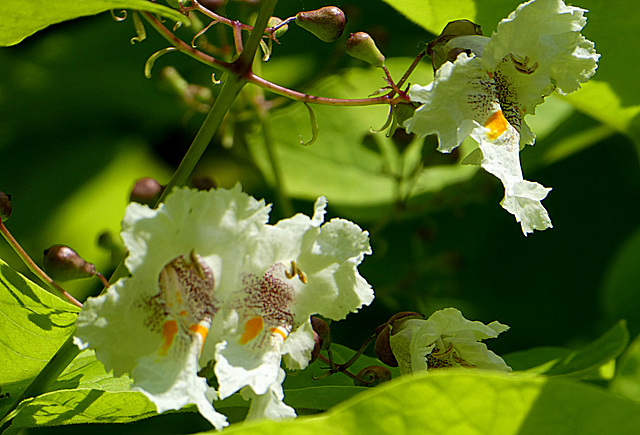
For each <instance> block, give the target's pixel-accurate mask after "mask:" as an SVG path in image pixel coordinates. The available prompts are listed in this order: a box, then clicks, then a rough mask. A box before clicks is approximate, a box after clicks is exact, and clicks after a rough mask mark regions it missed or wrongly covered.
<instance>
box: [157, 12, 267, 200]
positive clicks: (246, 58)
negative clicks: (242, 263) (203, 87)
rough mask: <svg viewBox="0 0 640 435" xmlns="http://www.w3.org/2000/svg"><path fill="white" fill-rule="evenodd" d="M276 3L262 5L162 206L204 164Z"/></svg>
mask: <svg viewBox="0 0 640 435" xmlns="http://www.w3.org/2000/svg"><path fill="white" fill-rule="evenodd" d="M276 3H278V0H265V2H264V4H263V5H262V8H261V9H260V14H259V15H258V19H257V20H256V25H255V27H254V30H253V32H251V35H249V39H248V40H247V43H246V44H245V46H244V50H243V51H242V53H241V54H240V57H239V58H238V59H237V60H236V61H235V62H234V63H233V67H232V71H233V72H227V73H225V76H224V77H223V82H224V84H223V85H222V90H221V91H220V94H219V95H218V97H217V98H216V101H215V103H214V104H213V107H211V110H210V111H209V114H208V115H207V117H206V119H205V120H204V123H203V124H202V126H201V127H200V130H199V131H198V134H196V137H195V139H194V140H193V143H192V144H191V147H190V148H189V150H188V151H187V153H186V154H185V156H184V158H183V159H182V162H181V163H180V166H178V169H177V170H176V172H175V173H174V174H173V177H172V178H171V180H170V181H169V184H168V185H167V187H166V188H165V189H164V192H162V196H161V197H160V199H159V200H158V204H159V203H161V202H163V201H164V200H165V199H166V198H167V195H169V193H171V190H172V189H173V188H174V187H175V186H184V185H185V184H186V182H187V179H188V178H189V176H190V175H191V174H192V172H193V170H194V169H195V167H196V165H197V164H198V162H199V161H200V158H201V157H202V155H203V154H204V152H205V150H206V149H207V147H208V146H209V143H210V142H211V139H212V138H213V135H214V134H215V133H216V132H217V131H218V128H219V127H220V124H221V123H222V120H223V119H224V117H225V115H226V114H227V112H228V111H229V108H230V107H231V105H232V104H233V102H234V101H235V99H236V97H237V96H238V94H239V93H240V91H241V90H242V87H243V86H244V85H245V83H246V81H245V79H244V75H245V74H247V73H249V72H251V64H252V63H253V58H254V57H255V55H256V50H257V49H258V46H259V44H260V40H261V38H262V34H263V32H264V29H265V28H266V27H267V23H268V22H269V17H271V14H272V13H273V9H274V8H275V6H276Z"/></svg>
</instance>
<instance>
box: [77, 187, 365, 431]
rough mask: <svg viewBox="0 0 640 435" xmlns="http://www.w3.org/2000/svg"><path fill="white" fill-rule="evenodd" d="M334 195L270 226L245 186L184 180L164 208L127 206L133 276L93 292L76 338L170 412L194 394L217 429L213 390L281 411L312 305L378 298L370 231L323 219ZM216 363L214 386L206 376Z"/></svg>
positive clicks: (336, 314)
mask: <svg viewBox="0 0 640 435" xmlns="http://www.w3.org/2000/svg"><path fill="white" fill-rule="evenodd" d="M325 206H326V200H325V199H324V198H320V199H318V201H317V202H316V205H315V211H314V214H313V217H311V218H309V217H308V216H305V215H303V214H298V215H295V216H293V217H291V218H289V219H285V220H282V221H280V222H278V223H277V224H275V225H269V224H268V223H267V221H268V215H269V206H266V205H265V204H264V202H263V201H257V200H255V199H254V198H252V197H250V196H249V195H246V194H244V193H242V191H241V189H240V187H239V186H237V187H236V188H234V189H232V190H225V189H217V190H211V191H208V192H203V191H201V192H198V191H194V190H189V189H176V190H174V192H172V194H171V195H169V196H168V197H167V200H166V202H165V204H163V205H161V206H159V207H158V209H155V210H154V209H150V208H148V207H147V206H143V205H140V204H131V205H129V207H128V208H127V211H126V214H125V218H124V220H123V232H122V237H123V240H124V242H125V244H126V245H127V247H128V248H129V251H130V252H129V256H128V257H127V259H126V265H127V267H128V269H129V271H130V272H131V276H130V277H127V278H123V279H121V280H119V281H118V282H117V283H116V284H114V285H113V286H111V287H110V288H109V289H108V291H107V292H106V293H105V294H104V295H101V296H99V297H97V298H91V299H89V300H88V301H87V302H86V303H85V305H84V307H83V310H82V312H81V313H80V315H79V317H78V321H77V326H78V331H77V334H76V343H77V344H78V345H79V346H80V347H81V348H86V347H90V348H94V349H95V350H96V355H97V357H98V359H99V360H101V361H102V362H103V363H104V364H105V367H106V368H107V369H108V370H113V371H114V374H115V375H116V376H117V375H120V374H123V373H125V372H126V373H129V374H130V376H131V377H132V379H133V389H134V390H137V391H141V392H142V393H144V394H145V395H146V396H147V397H148V398H149V399H150V400H152V401H153V402H154V403H155V404H156V407H157V409H158V412H163V411H165V410H169V409H179V408H181V407H183V406H185V405H187V404H195V405H196V406H197V408H198V410H199V412H200V413H201V414H202V415H203V416H204V417H205V418H207V419H208V420H209V421H210V422H211V423H212V424H213V425H214V426H215V427H216V428H218V429H221V428H222V427H224V426H226V425H227V421H226V417H225V416H224V415H223V414H220V413H218V412H217V411H216V410H215V409H214V407H213V405H212V400H215V399H224V398H226V397H228V396H230V395H232V394H234V393H236V392H240V393H241V394H242V396H243V397H244V398H246V399H248V400H251V401H252V402H251V408H250V410H249V417H250V418H259V417H268V418H284V417H293V416H295V415H296V414H295V411H294V410H293V409H292V408H290V407H289V406H287V405H286V404H284V403H283V397H284V393H283V389H282V382H283V380H284V377H285V372H284V370H283V369H282V368H281V364H282V361H283V360H284V363H285V365H286V366H287V367H288V368H290V369H302V368H304V367H305V366H306V365H307V364H308V362H309V359H310V355H311V350H312V349H313V346H314V338H313V329H312V328H311V324H310V320H309V318H310V316H311V315H312V314H320V315H322V316H324V317H328V318H331V319H335V320H340V319H342V318H344V317H345V316H346V315H347V314H348V313H349V312H354V311H356V310H357V309H358V308H360V307H361V306H363V305H367V304H369V303H371V301H372V300H373V291H372V289H371V287H370V286H369V284H368V283H367V282H366V281H365V280H364V278H362V277H361V276H360V274H359V273H358V270H357V267H358V265H359V264H360V262H361V261H362V259H363V258H364V255H365V254H369V253H370V252H371V250H370V247H369V240H368V234H367V233H366V232H363V231H362V230H361V229H360V228H359V227H358V226H357V225H355V224H353V223H351V222H349V221H346V220H342V219H333V220H331V221H329V222H326V223H324V213H325V212H324V209H325ZM210 362H211V364H212V365H213V372H214V374H215V382H212V384H214V385H216V388H215V389H214V388H213V387H211V386H210V385H209V383H208V382H207V379H205V378H203V377H200V376H198V373H199V372H200V370H201V368H202V367H204V366H206V365H208V364H209V363H210Z"/></svg>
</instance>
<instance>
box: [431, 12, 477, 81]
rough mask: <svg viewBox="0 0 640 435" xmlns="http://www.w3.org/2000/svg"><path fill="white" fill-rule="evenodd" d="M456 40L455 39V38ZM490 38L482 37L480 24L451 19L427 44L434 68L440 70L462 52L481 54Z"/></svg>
mask: <svg viewBox="0 0 640 435" xmlns="http://www.w3.org/2000/svg"><path fill="white" fill-rule="evenodd" d="M454 39H455V40H456V41H453V40H454ZM486 41H488V38H483V37H482V30H481V29H480V26H479V25H477V24H475V23H473V22H471V21H469V20H456V21H451V22H449V24H447V25H446V26H445V28H444V30H442V33H441V34H440V35H439V36H438V37H437V38H436V39H434V40H433V41H431V42H430V43H429V44H428V45H427V54H428V55H429V56H431V63H432V64H433V70H434V71H436V70H438V69H439V68H440V67H441V66H442V65H443V64H444V63H445V62H454V61H455V60H456V59H457V58H458V55H460V54H461V53H467V55H469V56H470V55H471V54H472V53H474V54H476V55H479V54H480V52H481V51H482V50H483V48H484V44H485V43H486Z"/></svg>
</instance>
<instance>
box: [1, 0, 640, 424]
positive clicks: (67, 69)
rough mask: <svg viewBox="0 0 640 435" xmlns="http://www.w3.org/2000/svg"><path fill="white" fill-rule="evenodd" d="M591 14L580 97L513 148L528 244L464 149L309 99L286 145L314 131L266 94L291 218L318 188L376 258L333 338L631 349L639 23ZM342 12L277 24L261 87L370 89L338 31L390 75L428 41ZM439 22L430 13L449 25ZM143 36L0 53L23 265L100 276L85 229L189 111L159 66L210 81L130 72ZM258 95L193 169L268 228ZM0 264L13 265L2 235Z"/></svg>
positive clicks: (98, 221) (175, 58)
mask: <svg viewBox="0 0 640 435" xmlns="http://www.w3.org/2000/svg"><path fill="white" fill-rule="evenodd" d="M408 3H410V2H408ZM517 4H518V2H512V1H501V2H495V4H492V6H491V7H487V8H486V9H482V10H479V11H478V12H477V13H476V16H473V17H471V16H458V17H455V18H471V19H475V20H477V22H478V23H479V24H481V25H482V27H483V29H484V31H485V34H487V35H488V34H490V33H491V31H492V30H494V29H495V26H496V25H497V23H498V21H499V19H500V17H504V16H506V15H507V14H508V13H509V12H510V11H511V10H513V8H514V7H515V6H516V5H517ZM325 5H326V2H324V1H319V0H304V1H301V0H299V1H289V2H284V1H283V2H280V4H279V5H278V7H277V9H276V12H277V13H278V15H279V16H280V17H282V18H285V17H287V16H290V15H294V14H295V13H296V12H298V11H300V10H309V9H314V8H318V7H321V6H325ZM604 5H606V3H605V2H603V1H596V0H593V1H585V2H583V4H582V3H581V4H580V6H583V7H585V8H588V9H591V11H592V12H590V13H589V14H588V20H589V21H588V25H587V27H586V28H585V30H584V32H583V33H584V35H585V36H586V37H587V38H589V39H592V40H594V41H595V42H596V49H597V50H598V52H599V53H601V54H602V60H601V62H600V67H599V69H598V72H597V74H596V76H595V77H594V83H593V85H592V86H585V89H584V90H583V91H580V92H579V93H578V94H576V96H575V97H572V99H571V100H567V99H562V98H560V97H555V96H554V97H550V98H548V101H547V103H545V104H544V105H543V106H541V107H540V108H539V112H538V114H537V115H536V116H535V117H530V118H529V123H530V124H531V125H532V128H533V131H534V132H535V133H536V134H537V135H538V141H537V143H536V145H535V146H534V147H528V148H527V149H525V150H523V152H522V153H521V159H522V162H523V169H524V173H525V178H527V179H529V180H534V181H538V182H540V183H541V184H543V185H544V186H548V187H553V191H552V192H551V193H550V194H549V196H548V197H547V199H545V200H544V203H543V204H544V206H545V207H546V208H547V210H548V211H549V213H550V216H551V219H552V222H553V225H554V228H553V229H550V230H547V231H544V232H537V233H534V234H532V235H530V236H529V237H526V238H525V237H524V236H523V235H522V233H521V230H520V226H519V224H517V223H516V222H515V220H514V218H513V216H511V215H510V214H508V213H507V212H506V211H504V210H502V209H501V207H500V206H499V202H500V200H501V199H502V195H503V190H502V185H501V184H500V182H499V180H497V179H495V178H494V177H492V176H490V175H489V174H486V173H484V172H483V171H477V170H476V169H475V168H473V167H468V166H461V165H460V160H462V158H464V157H465V155H466V152H468V151H469V150H470V149H471V148H472V144H470V143H465V144H464V145H463V146H462V147H461V151H459V152H454V153H452V154H451V155H442V154H439V153H437V152H436V151H435V148H436V146H437V141H436V140H435V139H434V138H426V139H425V140H424V141H422V140H416V139H415V138H413V137H409V136H407V135H406V134H403V133H402V132H401V131H400V132H398V133H397V134H396V135H394V137H393V138H391V139H388V138H386V137H385V136H384V133H372V132H371V129H376V128H379V127H381V126H382V125H383V124H384V122H385V119H386V114H387V109H386V108H384V107H369V108H357V107H355V108H349V107H347V108H327V107H317V108H315V113H316V116H317V118H318V124H319V127H320V136H319V138H318V140H317V142H316V143H315V144H313V145H312V146H310V147H306V148H303V147H302V146H301V145H300V136H301V135H302V137H303V138H304V140H308V139H309V138H310V135H311V127H310V123H309V119H308V114H307V110H306V108H305V107H304V106H302V105H300V104H292V103H288V102H286V101H280V100H275V101H276V106H277V107H276V108H274V109H273V110H272V111H271V112H270V113H269V116H268V120H267V124H268V130H269V132H270V137H271V139H272V142H273V143H272V145H271V151H272V152H273V153H274V155H275V158H276V162H277V165H278V167H279V168H280V170H281V171H282V174H281V175H282V177H283V182H282V186H281V188H282V190H283V191H284V192H285V194H286V195H287V196H289V197H290V198H291V199H292V201H293V202H292V204H293V206H294V208H295V210H296V211H301V212H304V213H307V214H310V213H311V212H312V204H313V199H314V198H315V197H317V196H319V195H326V196H327V197H328V200H329V216H330V217H333V216H340V217H344V218H347V219H351V220H354V221H355V222H357V223H358V224H359V225H360V226H361V227H362V228H363V229H367V230H369V231H370V233H371V244H372V248H373V255H372V256H370V257H368V258H366V259H365V261H364V262H363V264H362V265H361V267H360V271H361V273H362V275H363V276H364V277H365V278H366V279H367V280H368V281H369V282H370V283H371V285H372V286H373V287H374V289H375V291H376V300H375V301H374V302H373V304H372V305H371V306H370V307H367V308H364V309H363V310H362V311H361V313H360V314H358V315H352V316H350V318H349V319H347V320H346V321H344V322H341V323H339V324H335V325H334V327H333V328H332V333H333V337H334V341H336V342H339V343H341V344H345V345H347V346H350V347H352V348H357V347H359V345H360V343H361V342H362V341H364V340H365V339H366V337H368V336H369V335H370V334H371V333H372V331H373V329H374V328H375V327H376V326H377V325H379V324H381V323H383V322H384V321H386V320H387V319H388V317H389V316H391V315H392V314H394V313H395V312H397V311H402V310H412V311H419V312H422V313H425V314H427V315H429V314H431V313H432V312H433V311H434V310H436V309H439V308H444V307H448V306H454V307H457V308H459V309H461V310H462V312H463V313H464V315H465V317H467V318H469V319H473V320H481V321H483V322H485V323H488V322H490V321H492V320H499V321H500V322H502V323H505V324H508V325H510V326H511V330H510V331H509V332H508V333H505V334H503V335H501V336H500V339H499V340H494V341H490V342H489V343H488V345H489V347H490V348H491V349H493V350H494V351H496V352H497V353H498V354H506V353H509V352H513V351H518V350H523V349H528V348H531V347H534V346H567V347H573V346H578V345H580V344H584V343H586V342H589V341H592V340H593V339H594V338H596V337H597V336H598V335H600V334H602V333H603V332H604V331H605V330H607V329H608V328H610V327H611V326H612V325H613V324H614V323H615V322H616V321H617V320H619V319H621V318H625V319H626V320H627V321H628V327H629V330H630V334H631V338H632V339H633V338H635V337H636V336H637V335H638V333H639V332H640V267H638V263H639V261H640V226H639V224H640V218H639V216H638V212H639V211H640V207H639V204H640V167H639V165H638V145H637V139H636V138H637V135H636V134H637V132H638V128H637V122H638V121H637V119H638V118H637V116H636V114H637V112H638V111H637V110H636V109H637V107H638V104H640V99H638V96H639V91H638V89H637V88H638V84H637V80H635V78H633V77H631V76H630V71H637V68H636V67H640V65H636V64H638V63H640V62H639V61H637V60H636V58H634V57H633V56H627V55H628V53H629V52H630V51H629V50H630V48H629V46H628V45H622V44H620V41H621V40H623V39H624V38H625V37H626V36H629V35H630V34H631V33H630V32H631V31H632V26H631V25H629V24H628V23H630V22H637V20H636V19H635V18H638V17H637V16H636V17H635V18H634V14H635V15H640V12H632V13H629V14H626V15H624V14H620V13H619V12H617V11H609V10H607V9H606V8H605V7H604ZM339 6H341V7H342V8H343V9H344V11H345V12H346V14H347V17H348V19H349V22H348V24H347V29H346V32H345V33H346V35H344V36H343V37H342V38H341V40H340V41H338V42H337V43H334V44H325V43H322V42H320V41H319V40H317V39H315V38H314V37H313V36H312V35H311V34H308V33H306V32H304V31H303V30H302V29H300V28H298V27H297V26H296V25H295V24H292V25H291V28H290V29H289V31H288V33H287V34H285V35H284V36H282V37H281V38H280V42H281V44H280V45H275V47H274V52H273V55H272V59H271V60H269V62H267V63H265V64H263V65H262V66H261V68H262V71H263V73H264V76H265V77H267V78H269V79H272V80H273V81H275V82H277V83H280V84H283V85H286V86H291V87H293V88H295V89H299V90H306V91H310V92H312V93H315V94H318V95H324V96H335V97H342V98H362V97H366V96H367V95H369V94H371V93H372V92H374V91H375V90H376V89H378V88H381V87H383V86H385V83H384V81H383V75H382V73H381V71H378V70H375V69H373V68H371V67H369V66H367V65H365V64H363V63H361V62H358V61H356V60H354V59H351V58H349V57H347V56H346V55H345V54H344V49H343V47H344V41H345V40H346V37H347V36H348V33H349V32H356V31H367V32H369V33H370V34H371V35H373V36H374V39H375V40H376V42H377V44H378V46H379V47H380V49H381V50H382V51H383V53H385V55H386V56H387V58H388V64H389V68H390V69H391V71H392V74H393V76H394V77H395V78H396V79H397V78H399V77H400V76H401V75H402V73H403V72H404V69H406V67H408V65H409V64H410V63H411V61H412V57H414V56H415V55H416V54H417V53H418V52H419V50H420V48H421V44H423V43H426V42H429V41H430V40H431V39H433V37H434V35H433V34H430V33H428V32H426V31H425V30H424V29H422V28H421V27H419V26H418V25H416V24H414V23H412V22H410V21H408V20H407V19H406V18H404V17H403V16H402V15H401V14H400V13H398V12H396V10H394V9H392V8H391V7H390V6H388V5H387V4H386V3H384V2H382V1H375V2H372V1H370V0H349V1H346V2H344V4H341V5H339ZM229 9H230V13H234V14H238V16H246V17H250V16H251V14H252V13H253V12H254V10H255V9H254V8H252V7H251V6H248V5H244V4H239V3H233V4H230V5H229ZM611 9H613V8H611ZM632 9H633V8H632ZM636 9H637V8H636ZM633 10H634V11H635V9H633ZM447 13H449V14H451V13H455V12H447ZM447 13H443V14H442V16H441V17H439V19H440V21H443V22H444V23H446V21H448V18H447V17H448V15H447ZM470 13H472V12H470ZM433 25H434V26H440V25H441V23H440V22H435V23H434V24H433ZM612 26H616V29H617V31H616V32H613V30H611V29H612ZM147 30H148V32H147V33H148V38H147V40H145V41H144V42H142V43H137V44H135V45H132V44H131V43H130V39H131V38H132V37H133V36H135V32H134V29H133V26H132V24H131V19H130V18H129V19H127V20H126V21H124V22H121V23H119V22H116V21H114V20H113V19H112V18H111V17H110V16H109V14H101V15H99V16H96V17H91V18H85V19H79V20H75V21H72V22H68V23H64V24H61V25H55V26H52V27H50V28H48V29H46V30H44V31H42V32H40V33H38V34H36V35H35V36H33V37H30V38H28V39H26V40H25V41H24V42H22V43H21V44H19V45H17V46H14V47H9V48H2V49H0V79H1V80H0V162H1V163H0V190H2V191H4V192H6V193H10V194H12V195H13V215H12V218H11V219H10V220H9V221H8V223H7V227H8V228H9V229H10V230H11V232H12V233H13V234H14V236H15V237H16V238H17V239H18V240H19V241H20V243H21V244H22V245H23V247H24V248H25V249H26V250H27V252H29V253H30V254H31V255H32V256H33V258H34V259H35V260H36V261H37V262H38V263H41V260H42V251H43V250H44V249H46V248H47V247H49V246H50V245H52V244H57V243H62V244H67V245H69V246H72V247H73V248H74V249H76V250H77V251H78V252H79V253H80V254H81V255H82V256H84V257H85V258H86V259H87V260H89V261H91V262H93V263H95V264H96V265H97V267H98V269H99V270H101V271H102V272H103V273H104V274H105V275H107V276H109V275H110V273H111V271H112V270H113V268H114V267H115V264H114V263H113V261H112V259H111V255H110V253H109V251H107V250H105V249H103V248H100V247H98V245H97V238H98V236H99V235H100V234H101V233H103V232H104V231H110V232H111V233H112V234H116V233H117V231H118V229H119V222H120V219H121V218H122V216H123V213H124V209H125V207H126V205H127V203H128V198H129V193H130V190H131V188H132V186H133V185H134V183H135V181H136V180H137V179H139V178H141V177H147V176H150V177H154V178H156V179H158V181H160V182H161V183H167V182H168V180H169V178H170V176H171V174H172V172H173V170H174V169H175V167H176V166H177V164H178V163H179V162H180V159H181V157H182V156H183V155H184V153H185V151H186V150H187V148H188V146H189V144H190V142H191V140H192V139H193V137H194V135H195V133H196V131H197V129H198V127H199V124H200V123H201V122H202V120H203V119H204V114H203V113H201V112H198V111H195V110H194V109H193V107H190V106H188V105H187V104H186V103H185V102H184V101H183V100H181V99H180V98H179V96H177V95H176V94H175V93H172V92H171V91H170V89H169V86H167V84H166V83H165V82H163V80H162V74H161V71H162V68H163V67H166V66H169V65H170V66H173V67H175V68H176V69H177V70H178V71H179V72H180V74H181V75H182V76H183V77H184V78H186V79H187V80H188V81H189V82H192V83H195V84H199V85H203V86H209V85H210V84H211V73H212V72H214V71H212V70H210V69H208V68H207V67H205V66H203V65H201V64H198V63H196V62H195V61H193V60H192V59H190V58H187V57H186V56H184V55H181V54H177V53H171V54H169V55H167V56H165V57H162V58H160V59H159V60H158V61H157V62H156V65H155V67H154V70H153V76H152V78H151V79H146V78H145V77H144V74H143V68H144V64H145V61H146V60H147V58H148V57H149V56H150V55H151V54H152V53H154V52H155V51H157V50H159V49H161V48H164V47H165V46H166V43H165V42H164V41H163V40H162V38H160V37H159V36H158V35H156V34H155V33H154V32H153V30H152V29H151V28H149V27H148V29H147ZM213 30H214V31H218V29H217V28H216V27H214V29H213ZM179 32H184V33H183V34H184V35H188V30H185V29H181V30H180V31H179ZM434 32H436V30H434ZM227 36H228V35H227ZM189 39H190V37H187V40H189ZM211 39H215V38H213V37H212V38H211ZM631 40H632V39H629V40H627V41H631ZM634 41H635V40H634ZM630 43H631V42H629V44H630ZM625 44H626V43H625ZM636 44H637V43H636ZM634 66H635V67H634ZM431 77H432V73H431V66H430V65H429V64H428V62H427V61H423V65H421V67H420V69H419V70H418V71H416V73H415V74H414V76H412V78H411V80H410V81H411V82H412V83H420V84H426V83H428V82H429V81H430V80H431ZM598 80H600V81H598ZM590 85H591V84H590ZM605 88H606V92H605V91H602V89H605ZM213 92H214V95H215V93H216V92H217V90H216V89H215V87H214V88H213ZM256 95H258V96H259V91H257V90H256V89H255V88H252V87H250V86H249V87H247V88H246V92H245V93H243V94H242V95H241V96H240V98H239V99H238V101H237V103H236V105H235V106H234V108H233V110H232V112H231V113H230V115H229V116H228V117H227V120H226V121H225V123H224V125H223V129H222V131H220V132H219V134H218V135H217V136H216V137H215V139H214V141H213V142H212V144H211V146H210V147H209V150H208V151H207V153H206V155H205V158H204V159H203V161H202V162H201V163H200V165H199V166H198V168H197V169H196V173H195V175H206V176H210V177H212V178H213V179H215V180H216V181H217V182H218V184H219V185H220V186H222V187H232V186H233V185H235V184H236V183H237V182H241V183H242V185H243V187H244V189H245V190H246V191H247V192H248V193H250V194H252V195H254V196H255V197H257V198H265V199H266V201H267V202H271V203H274V211H273V213H272V222H276V221H277V220H278V219H280V218H282V217H285V215H286V213H285V210H287V203H286V202H284V203H283V202H282V201H281V200H279V197H278V193H277V190H276V188H275V184H276V183H275V176H274V171H273V166H272V164H271V163H270V159H269V152H268V148H267V145H265V143H266V142H265V135H264V131H263V130H262V129H261V128H260V122H259V120H258V119H257V115H256V113H257V112H256V109H255V107H254V104H253V103H252V101H253V100H254V99H255V98H256ZM616 95H617V96H619V99H618V100H617V102H616V103H615V104H617V106H615V107H614V106H612V105H611V104H613V103H612V102H611V101H612V100H611V98H612V96H616ZM266 97H267V98H272V96H271V95H270V94H268V93H267V94H266ZM569 101H570V102H571V103H573V104H575V105H576V106H577V107H579V108H580V111H578V110H575V109H574V106H572V105H571V104H570V103H569ZM0 257H1V258H3V259H4V260H5V261H7V262H8V263H9V264H10V265H12V266H13V267H15V268H16V269H18V270H20V271H22V272H24V273H26V269H25V268H24V267H23V266H22V265H21V263H20V262H19V260H18V259H17V257H16V256H15V255H14V254H13V252H12V251H11V249H10V248H9V247H8V246H7V245H6V243H4V242H2V243H0ZM66 287H67V288H69V289H70V290H71V292H72V293H73V294H75V295H77V297H78V298H80V299H83V298H85V297H86V296H87V295H90V294H95V293H96V292H99V291H100V286H99V282H98V281H97V280H95V281H94V280H89V281H82V282H73V283H68V285H66ZM163 418H165V419H166V420H167V421H169V420H171V419H172V418H175V417H171V416H165V417H163ZM194 418H197V417H195V416H194ZM196 427H199V426H198V425H197V424H196ZM205 429H206V427H205ZM65 430H66V431H68V430H69V429H65Z"/></svg>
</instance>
